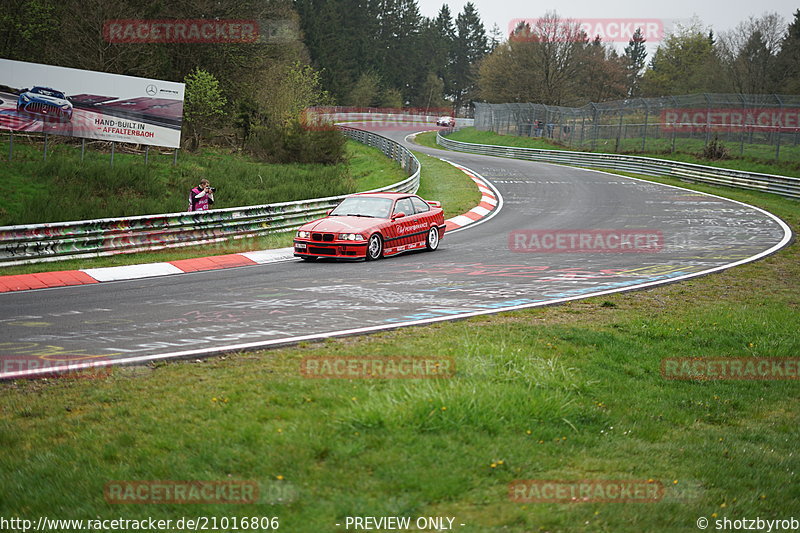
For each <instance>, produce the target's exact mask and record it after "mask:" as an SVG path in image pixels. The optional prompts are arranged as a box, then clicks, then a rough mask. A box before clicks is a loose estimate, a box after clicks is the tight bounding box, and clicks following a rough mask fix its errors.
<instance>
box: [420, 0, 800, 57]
mask: <svg viewBox="0 0 800 533" xmlns="http://www.w3.org/2000/svg"><path fill="white" fill-rule="evenodd" d="M418 3H419V6H420V11H421V13H422V14H423V15H424V16H426V17H434V16H436V14H437V13H438V12H439V9H440V8H441V7H442V4H447V5H448V6H449V7H450V11H451V12H452V14H453V17H455V16H456V15H457V14H458V13H460V12H461V10H462V9H463V8H464V4H465V3H466V0H418ZM472 3H473V4H474V5H475V7H477V8H478V12H479V13H480V16H481V20H483V23H484V25H485V26H486V30H487V32H488V31H489V30H490V29H491V27H492V25H493V24H495V23H496V24H497V25H498V26H499V27H500V30H501V31H502V32H503V34H504V35H505V36H507V35H508V28H509V23H510V21H511V20H513V19H519V18H532V19H536V18H538V17H541V16H543V15H544V14H545V13H547V12H549V11H556V12H557V13H558V15H559V16H560V17H562V18H574V19H581V20H583V19H594V20H595V22H596V23H600V22H602V21H598V20H597V19H611V20H612V21H613V20H615V19H628V20H630V19H637V18H641V19H647V20H650V21H653V20H659V21H662V22H663V27H664V28H665V29H666V31H669V29H670V28H672V27H674V24H675V23H676V22H678V23H686V22H688V21H689V20H690V19H691V18H692V17H693V16H696V17H697V18H699V19H700V21H701V22H702V23H703V24H704V25H706V26H709V27H711V28H712V29H713V30H714V33H717V34H719V33H722V32H724V31H726V30H730V29H733V28H734V27H736V25H737V24H738V23H739V22H742V21H744V20H746V19H747V18H748V17H750V16H756V17H757V16H760V15H762V14H764V13H766V12H776V13H778V14H779V15H781V16H782V17H783V18H784V19H785V21H786V22H787V23H788V22H791V20H792V18H793V16H794V12H795V11H796V10H797V9H798V8H800V5H798V2H797V0H761V1H759V2H753V1H752V0H727V1H726V2H721V1H719V0H718V1H711V2H702V1H697V0H666V1H661V2H643V1H641V0H621V1H614V2H604V1H598V0H539V1H531V0H526V1H522V0H472ZM609 31H610V32H613V31H615V27H614V26H613V25H611V26H609ZM649 43H650V44H651V45H652V46H654V45H655V44H656V43H655V42H654V39H649ZM625 44H627V43H624V44H622V45H617V46H618V47H620V46H625ZM648 48H650V46H648Z"/></svg>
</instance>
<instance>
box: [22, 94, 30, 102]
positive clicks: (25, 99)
mask: <svg viewBox="0 0 800 533" xmlns="http://www.w3.org/2000/svg"><path fill="white" fill-rule="evenodd" d="M21 98H22V101H23V102H30V101H31V99H30V98H28V97H27V96H26V95H24V94H23V95H22V96H21Z"/></svg>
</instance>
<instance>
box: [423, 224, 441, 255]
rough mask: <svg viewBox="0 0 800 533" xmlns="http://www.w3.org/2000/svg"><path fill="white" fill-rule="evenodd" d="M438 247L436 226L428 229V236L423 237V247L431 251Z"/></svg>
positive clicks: (437, 229)
mask: <svg viewBox="0 0 800 533" xmlns="http://www.w3.org/2000/svg"><path fill="white" fill-rule="evenodd" d="M438 247H439V228H437V227H436V226H434V227H432V228H431V229H429V230H428V238H427V239H425V248H427V249H428V251H430V252H432V251H434V250H435V249H437V248H438Z"/></svg>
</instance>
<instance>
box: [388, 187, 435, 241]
mask: <svg viewBox="0 0 800 533" xmlns="http://www.w3.org/2000/svg"><path fill="white" fill-rule="evenodd" d="M394 213H405V215H406V216H404V217H401V218H398V219H396V220H395V221H394V230H395V235H396V237H397V239H396V240H395V241H393V242H392V243H391V246H389V247H388V248H389V249H390V253H396V252H402V251H404V250H413V249H415V248H419V247H420V246H421V245H420V243H422V245H423V246H424V243H425V231H426V230H427V225H426V224H425V221H424V220H422V217H421V216H420V215H416V214H415V212H414V206H413V205H412V204H411V199H410V198H403V199H401V200H398V201H397V203H395V207H394Z"/></svg>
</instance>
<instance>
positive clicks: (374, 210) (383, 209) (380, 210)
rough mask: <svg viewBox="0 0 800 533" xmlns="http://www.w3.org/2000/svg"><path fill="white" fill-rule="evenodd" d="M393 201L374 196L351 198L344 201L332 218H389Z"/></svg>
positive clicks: (332, 214) (332, 213)
mask: <svg viewBox="0 0 800 533" xmlns="http://www.w3.org/2000/svg"><path fill="white" fill-rule="evenodd" d="M391 209H392V200H391V199H389V198H377V197H374V196H351V197H349V198H345V199H344V200H342V203H340V204H339V205H338V206H337V207H336V209H334V210H333V211H331V214H330V216H356V217H374V218H389V211H390V210H391Z"/></svg>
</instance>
